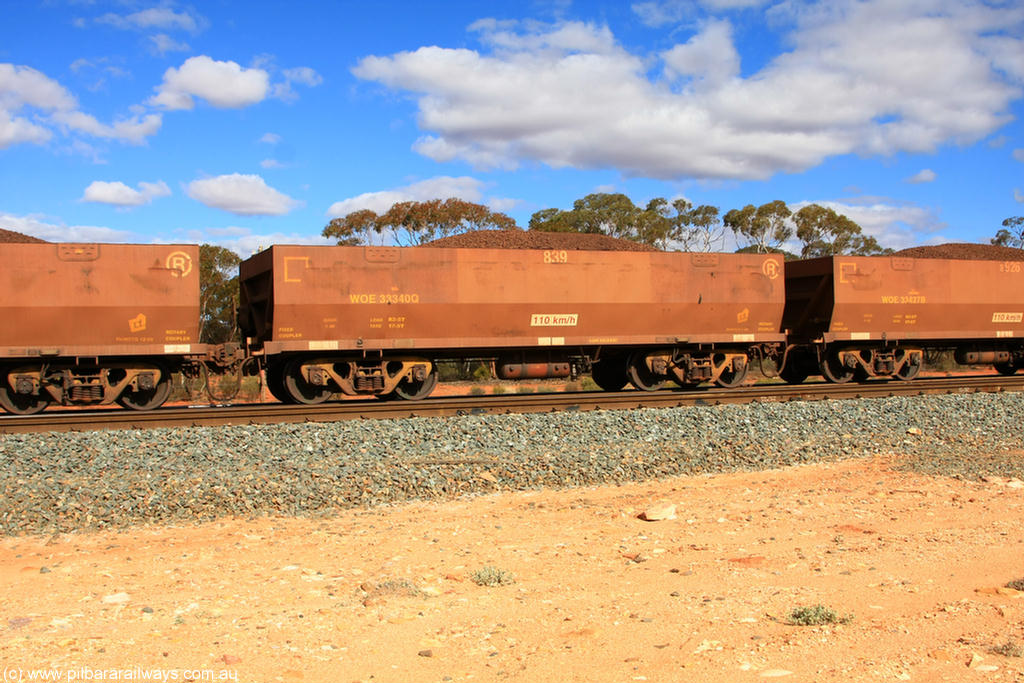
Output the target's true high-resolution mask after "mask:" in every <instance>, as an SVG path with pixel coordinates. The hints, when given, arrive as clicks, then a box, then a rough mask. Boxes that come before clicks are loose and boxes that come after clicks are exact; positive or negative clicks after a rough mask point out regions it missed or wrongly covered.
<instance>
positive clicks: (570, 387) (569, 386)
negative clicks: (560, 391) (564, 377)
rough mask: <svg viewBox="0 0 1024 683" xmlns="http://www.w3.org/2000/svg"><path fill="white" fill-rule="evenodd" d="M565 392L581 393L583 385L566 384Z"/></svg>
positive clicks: (575, 383) (576, 383) (578, 383)
mask: <svg viewBox="0 0 1024 683" xmlns="http://www.w3.org/2000/svg"><path fill="white" fill-rule="evenodd" d="M565 391H572V392H575V391H583V385H582V384H581V383H580V382H578V381H577V382H566V383H565Z"/></svg>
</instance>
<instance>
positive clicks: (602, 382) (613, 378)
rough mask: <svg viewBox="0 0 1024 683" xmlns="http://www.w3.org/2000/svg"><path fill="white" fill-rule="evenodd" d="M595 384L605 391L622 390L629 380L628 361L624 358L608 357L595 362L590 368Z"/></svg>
mask: <svg viewBox="0 0 1024 683" xmlns="http://www.w3.org/2000/svg"><path fill="white" fill-rule="evenodd" d="M590 376H591V377H593V379H594V384H596V385H597V386H599V387H601V388H602V389H603V390H605V391H622V388H623V387H624V386H626V382H628V381H629V377H627V376H626V361H625V359H623V358H606V359H604V360H601V361H598V362H596V363H594V365H593V367H592V368H591V369H590Z"/></svg>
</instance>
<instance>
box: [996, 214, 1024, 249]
mask: <svg viewBox="0 0 1024 683" xmlns="http://www.w3.org/2000/svg"><path fill="white" fill-rule="evenodd" d="M990 241H991V242H992V244H995V245H997V246H1000V247H1017V248H1019V249H1024V216H1012V217H1010V218H1007V219H1006V220H1005V221H1003V229H1002V230H1000V231H999V232H997V233H996V236H995V237H993V238H992V239H991V240H990Z"/></svg>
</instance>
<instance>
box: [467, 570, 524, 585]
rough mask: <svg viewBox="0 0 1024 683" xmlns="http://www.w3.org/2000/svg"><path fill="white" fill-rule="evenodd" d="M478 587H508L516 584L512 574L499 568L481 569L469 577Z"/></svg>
mask: <svg viewBox="0 0 1024 683" xmlns="http://www.w3.org/2000/svg"><path fill="white" fill-rule="evenodd" d="M469 578H470V579H471V580H472V581H473V583H475V584H476V585H478V586H508V585H510V584H513V583H515V582H516V581H515V577H513V576H512V573H511V572H508V571H505V570H504V569H498V568H497V567H490V566H487V567H481V568H480V569H477V570H476V571H475V572H473V573H472V574H471V575H470V577H469Z"/></svg>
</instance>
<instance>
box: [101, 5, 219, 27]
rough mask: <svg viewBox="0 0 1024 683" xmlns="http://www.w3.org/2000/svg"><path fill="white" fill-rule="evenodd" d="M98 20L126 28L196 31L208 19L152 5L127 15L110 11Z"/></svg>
mask: <svg viewBox="0 0 1024 683" xmlns="http://www.w3.org/2000/svg"><path fill="white" fill-rule="evenodd" d="M96 22H97V23H100V24H107V25H109V26H113V27H114V28H119V29H125V30H143V31H145V30H148V29H160V30H164V31H173V30H181V31H188V32H190V33H196V32H198V31H200V30H201V29H202V28H203V27H204V25H205V23H206V20H205V19H203V18H202V17H200V16H198V15H196V16H193V15H191V14H189V13H188V12H175V11H174V10H172V9H170V8H168V7H152V8H150V9H144V10H140V11H138V12H132V13H131V14H125V15H121V14H114V13H113V12H110V13H107V14H104V15H103V16H101V17H99V18H97V19H96Z"/></svg>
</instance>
